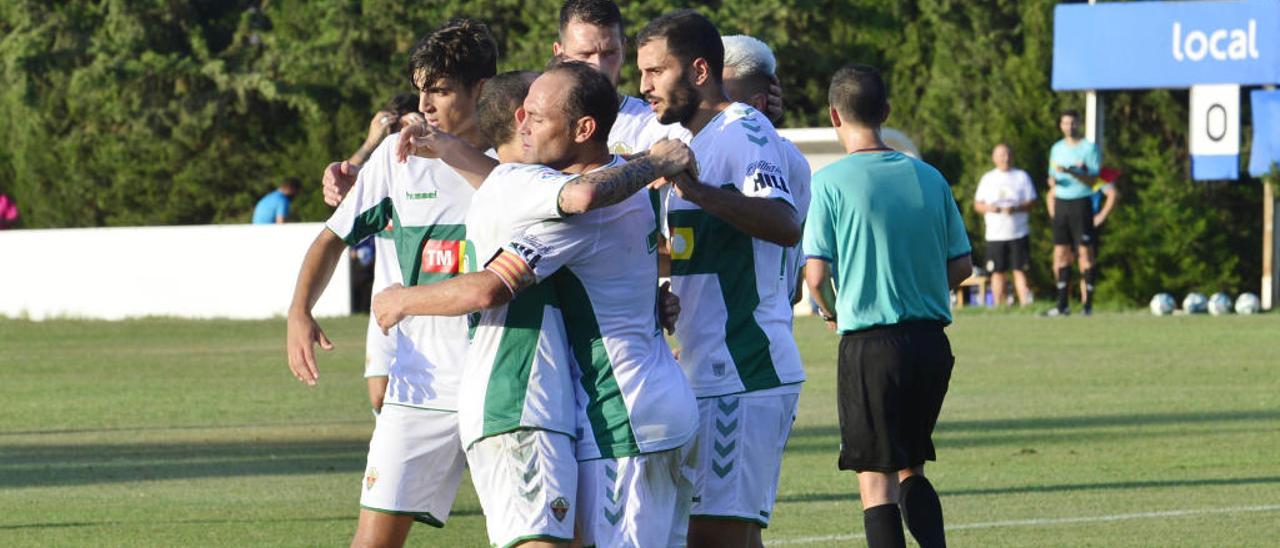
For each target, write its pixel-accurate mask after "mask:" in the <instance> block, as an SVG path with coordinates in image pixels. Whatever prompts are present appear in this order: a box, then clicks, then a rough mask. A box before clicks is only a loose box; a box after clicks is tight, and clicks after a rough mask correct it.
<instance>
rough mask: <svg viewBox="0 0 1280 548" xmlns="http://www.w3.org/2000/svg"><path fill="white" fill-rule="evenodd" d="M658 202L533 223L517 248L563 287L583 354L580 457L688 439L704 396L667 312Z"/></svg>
mask: <svg viewBox="0 0 1280 548" xmlns="http://www.w3.org/2000/svg"><path fill="white" fill-rule="evenodd" d="M657 215H658V204H657V202H656V200H655V199H652V198H651V197H650V195H649V193H648V192H640V193H637V194H635V195H633V196H631V197H629V198H627V199H626V200H624V201H623V202H621V203H619V204H617V205H614V206H610V207H607V208H603V209H599V210H596V211H591V212H587V213H585V214H581V215H574V216H572V217H568V218H565V219H564V220H562V221H548V222H543V223H538V224H535V225H532V226H530V227H528V228H526V229H525V230H524V232H523V233H521V234H519V235H517V236H516V237H515V238H514V239H513V240H512V241H511V243H510V244H508V245H507V247H506V248H507V249H508V250H511V251H512V252H513V253H516V254H518V255H520V256H521V257H523V258H524V260H525V262H526V264H528V265H529V266H530V267H531V268H532V270H533V272H534V275H535V276H536V277H537V279H538V281H539V282H540V284H542V285H546V284H551V285H552V286H553V287H554V288H555V293H556V296H557V298H558V300H559V305H560V310H561V311H562V312H563V316H564V323H565V332H566V333H567V335H568V337H569V344H570V348H571V349H572V351H573V356H574V362H575V363H576V364H577V368H575V370H574V372H575V381H576V382H575V384H576V387H575V390H576V392H577V400H578V406H579V419H578V421H579V424H578V433H577V437H578V444H577V454H578V459H579V460H590V459H596V458H601V457H610V458H616V457H625V456H631V455H639V454H644V453H654V452H658V451H666V450H668V449H673V448H676V447H679V446H681V445H683V444H684V443H685V442H687V441H689V440H690V439H692V438H693V436H694V435H695V433H696V431H697V427H698V419H697V403H696V401H695V400H694V396H693V391H692V390H691V389H690V388H689V383H688V381H687V380H686V379H685V376H684V374H683V372H682V371H681V370H680V366H679V364H678V363H676V360H675V358H674V357H673V356H672V354H671V348H670V347H669V346H667V341H666V339H665V338H663V336H662V329H661V327H660V326H659V324H658V314H657V282H658V256H657V249H658V223H657V219H658V218H657Z"/></svg>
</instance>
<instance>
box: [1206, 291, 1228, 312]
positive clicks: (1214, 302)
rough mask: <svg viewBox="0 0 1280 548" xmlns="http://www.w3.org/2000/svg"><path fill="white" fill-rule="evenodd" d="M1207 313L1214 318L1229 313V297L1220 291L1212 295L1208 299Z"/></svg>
mask: <svg viewBox="0 0 1280 548" xmlns="http://www.w3.org/2000/svg"><path fill="white" fill-rule="evenodd" d="M1209 313H1210V314H1213V315H1214V316H1221V315H1223V314H1230V313H1231V295H1228V294H1226V293H1223V292H1221V291H1219V292H1217V293H1214V294H1213V296H1212V297H1209Z"/></svg>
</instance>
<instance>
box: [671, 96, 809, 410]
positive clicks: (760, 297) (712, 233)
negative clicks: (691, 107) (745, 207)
mask: <svg viewBox="0 0 1280 548" xmlns="http://www.w3.org/2000/svg"><path fill="white" fill-rule="evenodd" d="M786 145H787V143H785V142H784V141H783V140H782V138H781V137H779V136H778V133H777V131H776V130H774V128H773V124H771V123H770V122H769V120H768V119H767V118H766V117H765V116H764V115H763V114H760V113H759V112H756V110H755V109H753V108H751V107H749V106H747V105H744V104H741V103H733V104H732V105H730V106H729V107H728V108H726V109H725V110H724V111H722V112H720V114H718V115H716V117H715V118H713V119H712V120H711V122H710V123H708V124H707V126H706V127H704V128H703V129H702V130H701V131H700V132H698V134H697V135H695V136H694V137H693V140H692V141H691V142H690V143H689V146H690V147H691V148H692V149H693V152H694V154H695V156H696V157H697V159H698V166H699V170H700V173H699V178H700V179H701V180H702V182H703V183H704V184H709V185H713V186H716V187H719V188H727V189H732V190H734V191H736V192H741V193H742V194H744V195H746V196H751V197H760V198H768V199H776V200H781V201H783V202H786V203H787V204H789V205H791V206H792V207H795V208H797V209H799V206H798V205H797V203H796V198H795V194H794V191H793V189H792V188H791V181H790V180H789V179H790V177H791V171H792V170H791V169H790V168H789V166H790V163H791V160H790V159H789V158H790V153H789V152H788V151H787V146H786ZM666 209H667V223H668V224H667V227H666V230H667V232H668V239H669V241H670V245H671V286H672V289H673V290H674V291H675V293H676V295H677V296H678V297H680V304H681V314H680V318H679V320H678V321H677V322H676V337H677V338H678V339H679V340H680V345H681V351H680V364H681V366H682V367H683V368H684V371H685V373H686V374H687V375H688V377H689V380H690V382H691V383H692V385H693V390H694V392H695V393H696V394H697V395H698V397H709V396H721V395H725V394H734V393H741V392H753V391H757V390H767V389H772V388H778V387H783V386H792V385H794V389H795V390H799V383H801V382H803V381H804V378H805V376H804V368H803V366H802V365H801V363H800V352H799V350H798V348H797V347H796V342H795V338H794V336H793V335H792V332H791V319H792V317H791V315H792V314H791V305H790V296H791V293H792V291H793V289H794V285H793V282H794V274H788V272H789V271H790V270H791V269H792V268H793V263H792V260H791V259H789V257H788V255H789V254H788V248H785V247H783V246H780V245H777V244H774V243H770V242H766V241H764V240H760V239H756V238H752V237H750V236H748V235H746V234H744V233H742V232H741V231H739V230H737V229H736V228H733V227H732V226H730V225H729V224H728V223H726V222H724V221H722V220H720V219H719V218H717V217H714V216H712V215H710V214H708V213H706V212H705V211H703V210H702V209H701V208H700V207H698V206H697V205H695V204H693V203H692V202H689V201H686V200H683V199H681V198H680V197H679V196H677V195H676V193H674V192H669V193H668V194H667V199H666Z"/></svg>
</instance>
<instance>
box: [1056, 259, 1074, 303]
mask: <svg viewBox="0 0 1280 548" xmlns="http://www.w3.org/2000/svg"><path fill="white" fill-rule="evenodd" d="M1057 282H1058V310H1066V309H1067V296H1068V295H1070V294H1071V267H1062V268H1059V269H1058V279H1057Z"/></svg>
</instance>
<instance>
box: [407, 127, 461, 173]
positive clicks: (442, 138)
mask: <svg viewBox="0 0 1280 548" xmlns="http://www.w3.org/2000/svg"><path fill="white" fill-rule="evenodd" d="M456 139H457V138H456V137H454V136H452V135H450V134H448V133H445V132H444V131H443V130H440V129H438V128H436V127H435V126H433V125H431V124H428V123H425V122H423V123H420V124H413V125H411V126H409V127H406V128H404V129H403V130H401V131H400V142H399V143H397V144H396V160H398V161H399V162H400V163H402V164H403V163H405V162H407V161H409V156H421V157H423V158H439V157H440V156H441V153H442V151H443V150H444V149H445V148H447V147H448V146H450V145H452V144H453V142H454V140H456Z"/></svg>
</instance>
